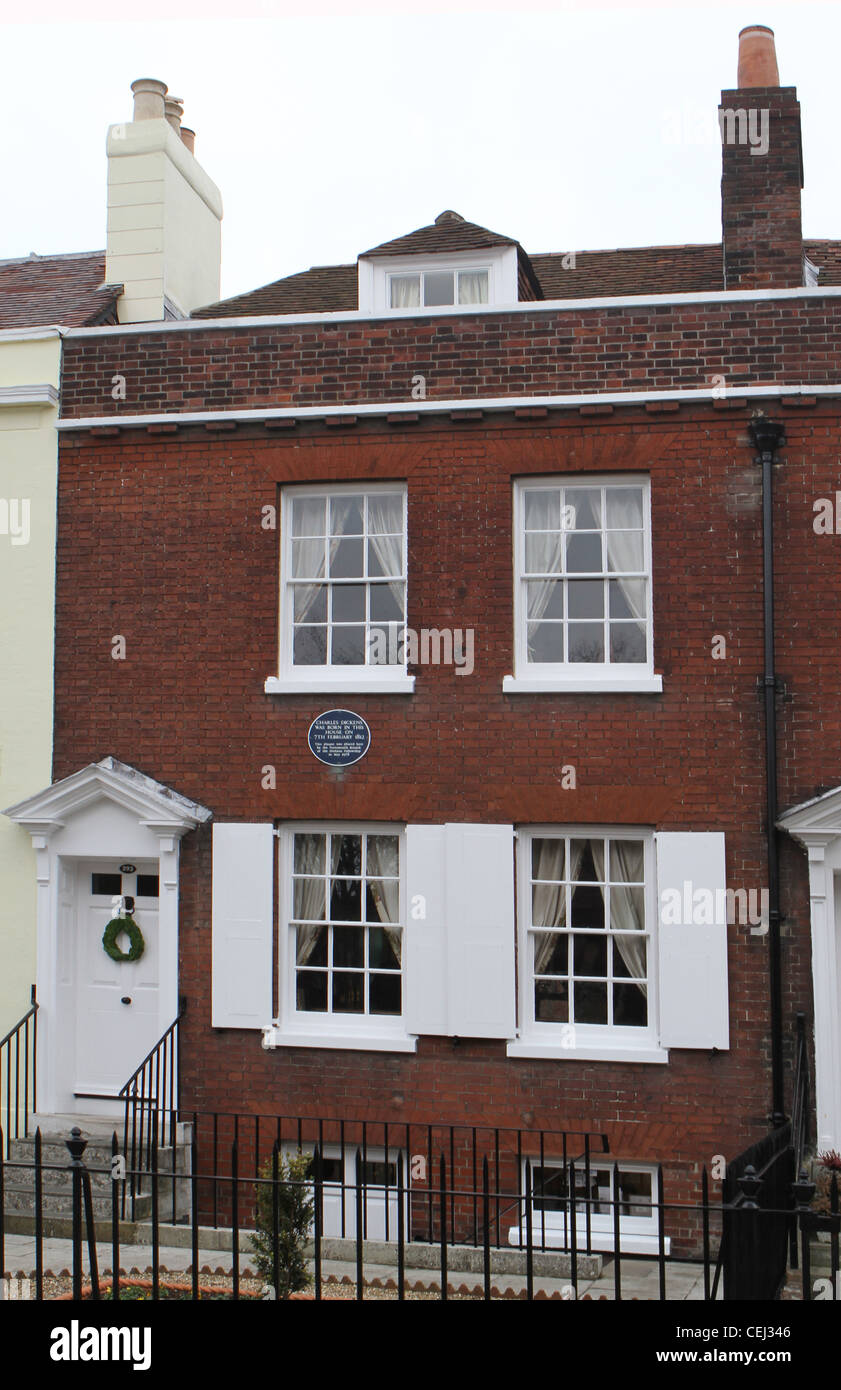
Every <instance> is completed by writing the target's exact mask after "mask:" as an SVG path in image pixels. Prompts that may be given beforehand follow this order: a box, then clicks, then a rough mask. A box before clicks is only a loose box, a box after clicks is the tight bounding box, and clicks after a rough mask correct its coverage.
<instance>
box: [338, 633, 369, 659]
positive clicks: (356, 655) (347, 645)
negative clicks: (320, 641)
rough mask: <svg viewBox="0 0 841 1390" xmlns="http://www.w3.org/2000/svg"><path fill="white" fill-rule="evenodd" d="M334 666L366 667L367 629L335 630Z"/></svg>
mask: <svg viewBox="0 0 841 1390" xmlns="http://www.w3.org/2000/svg"><path fill="white" fill-rule="evenodd" d="M333 665H334V666H364V665H365V628H364V627H334V628H333Z"/></svg>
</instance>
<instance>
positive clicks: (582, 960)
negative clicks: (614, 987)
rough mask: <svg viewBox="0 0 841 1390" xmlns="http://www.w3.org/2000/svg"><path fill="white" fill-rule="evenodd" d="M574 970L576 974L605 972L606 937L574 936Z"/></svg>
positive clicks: (603, 973)
mask: <svg viewBox="0 0 841 1390" xmlns="http://www.w3.org/2000/svg"><path fill="white" fill-rule="evenodd" d="M573 939H574V942H575V952H574V956H573V959H574V962H575V963H574V967H573V968H574V971H575V974H576V975H606V974H607V937H604V936H576V937H574V938H573Z"/></svg>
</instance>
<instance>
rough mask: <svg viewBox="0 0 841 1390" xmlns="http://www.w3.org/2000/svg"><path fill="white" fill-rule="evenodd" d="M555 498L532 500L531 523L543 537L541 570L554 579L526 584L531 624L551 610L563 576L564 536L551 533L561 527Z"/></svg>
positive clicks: (532, 580)
mask: <svg viewBox="0 0 841 1390" xmlns="http://www.w3.org/2000/svg"><path fill="white" fill-rule="evenodd" d="M553 496H554V495H553V494H546V495H541V494H537V495H535V496H533V497H532V499H531V515H530V518H529V519H530V521H531V524H532V526H533V527H534V529H535V530H537V531H542V532H543V534H541V536H540V544H541V548H542V552H543V553H542V555H541V557H540V568H541V570H543V571H545V572H547V573H548V574H550V575H552V576H553V577H552V578H549V579H529V580H527V581H526V592H527V601H526V609H527V612H526V618H527V621H528V622H539V621H540V619H541V618H542V617H543V614H544V613H545V612H546V609H547V608H548V607H549V600H550V599H551V597H552V594H553V592H554V586H555V584H556V583H557V582H558V579H559V578H560V574H561V562H562V559H563V544H564V539H563V534H562V532H560V531H557V530H555V531H553V530H552V529H551V528H552V527H553V526H557V524H558V509H557V506H555V505H553ZM544 528H545V529H544ZM534 543H535V542H534V540H533V541H532V544H533V545H534Z"/></svg>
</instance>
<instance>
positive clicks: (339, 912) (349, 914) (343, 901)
mask: <svg viewBox="0 0 841 1390" xmlns="http://www.w3.org/2000/svg"><path fill="white" fill-rule="evenodd" d="M330 920H331V921H333V922H361V921H362V893H361V891H360V883H359V879H354V878H350V879H347V878H334V879H333V881H332V883H331V885H330Z"/></svg>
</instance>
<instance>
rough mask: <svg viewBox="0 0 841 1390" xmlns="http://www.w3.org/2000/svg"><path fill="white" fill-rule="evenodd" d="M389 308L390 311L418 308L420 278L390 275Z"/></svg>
mask: <svg viewBox="0 0 841 1390" xmlns="http://www.w3.org/2000/svg"><path fill="white" fill-rule="evenodd" d="M391 307H392V309H419V308H420V276H418V275H392V277H391Z"/></svg>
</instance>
